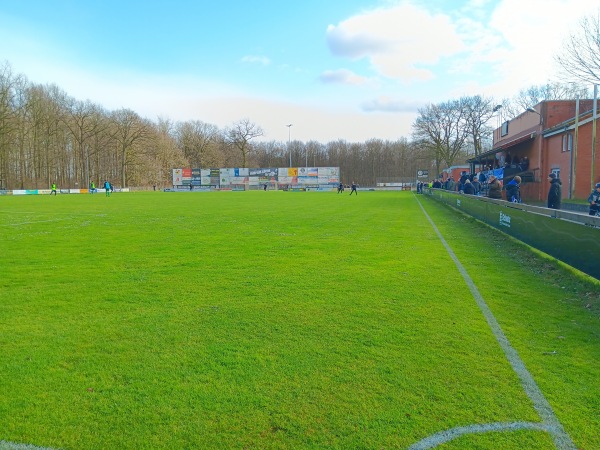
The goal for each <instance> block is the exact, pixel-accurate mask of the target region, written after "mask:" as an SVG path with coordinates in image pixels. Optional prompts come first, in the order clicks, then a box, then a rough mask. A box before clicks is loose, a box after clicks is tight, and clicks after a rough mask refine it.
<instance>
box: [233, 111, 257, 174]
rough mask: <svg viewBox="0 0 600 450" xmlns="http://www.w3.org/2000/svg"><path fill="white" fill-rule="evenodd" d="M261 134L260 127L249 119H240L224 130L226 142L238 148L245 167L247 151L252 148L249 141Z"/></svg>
mask: <svg viewBox="0 0 600 450" xmlns="http://www.w3.org/2000/svg"><path fill="white" fill-rule="evenodd" d="M262 135H263V130H262V128H261V127H260V126H258V125H257V124H255V123H253V122H250V119H242V120H240V121H238V122H236V123H234V124H233V125H232V126H231V127H230V128H228V129H227V130H226V132H225V138H226V141H227V143H228V144H229V145H232V146H233V147H235V148H236V149H237V150H239V152H240V153H241V155H242V167H246V162H247V159H248V153H249V152H250V151H251V150H252V145H251V143H250V141H251V140H252V139H254V138H256V137H259V136H262Z"/></svg>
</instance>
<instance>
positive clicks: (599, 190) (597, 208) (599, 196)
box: [588, 183, 600, 216]
mask: <svg viewBox="0 0 600 450" xmlns="http://www.w3.org/2000/svg"><path fill="white" fill-rule="evenodd" d="M588 203H589V204H590V216H597V215H598V213H600V183H596V189H594V190H593V191H592V193H591V194H590V196H589V197H588Z"/></svg>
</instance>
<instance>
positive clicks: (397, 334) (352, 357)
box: [0, 191, 600, 450]
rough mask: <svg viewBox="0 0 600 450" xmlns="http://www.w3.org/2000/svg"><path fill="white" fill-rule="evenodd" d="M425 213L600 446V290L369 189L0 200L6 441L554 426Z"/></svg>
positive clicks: (75, 442)
mask: <svg viewBox="0 0 600 450" xmlns="http://www.w3.org/2000/svg"><path fill="white" fill-rule="evenodd" d="M419 202H421V204H422V205H423V207H424V209H425V211H426V212H427V214H428V215H429V216H430V217H431V219H432V220H433V221H434V223H435V224H436V226H437V227H438V229H439V230H440V232H441V234H442V235H443V237H444V238H445V240H446V241H447V242H448V244H449V245H450V247H451V248H452V250H453V251H454V253H455V254H456V256H457V257H458V259H459V260H460V262H461V263H462V265H463V266H464V267H465V269H466V270H467V272H468V273H469V275H470V277H471V278H472V280H473V282H474V283H475V285H476V286H477V288H478V290H479V291H480V292H481V294H482V296H483V298H484V299H485V301H486V302H487V304H488V305H489V307H490V309H491V311H492V312H493V314H494V316H495V318H496V319H497V321H498V323H499V324H500V326H501V327H502V329H503V331H504V333H505V334H506V336H507V338H508V339H509V340H510V343H511V344H512V346H513V347H514V348H515V349H516V350H517V351H518V353H519V355H520V357H521V358H522V360H523V362H524V364H525V366H526V367H527V369H528V370H529V372H530V373H531V375H532V376H533V378H534V379H535V381H536V383H537V385H538V386H539V388H540V390H541V391H542V392H543V394H544V396H545V397H546V398H547V400H548V402H549V403H550V404H551V406H552V408H553V410H554V412H555V414H556V416H557V418H558V420H560V422H561V424H562V425H563V426H564V429H565V431H566V432H567V433H568V434H569V436H570V437H571V438H572V440H573V442H574V443H575V445H576V446H577V448H581V449H598V448H600V433H599V432H598V430H600V414H599V411H600V382H599V380H600V302H599V299H600V286H599V284H598V282H597V281H594V280H591V279H590V278H587V277H585V276H582V275H581V274H579V273H576V272H574V271H572V270H569V269H568V268H566V267H565V266H564V265H561V264H559V263H557V262H555V261H553V260H551V259H549V258H546V257H544V256H543V255H540V254H537V253H536V252H533V251H532V250H531V249H529V248H528V247H526V246H524V245H522V244H519V243H517V242H516V241H513V240H511V239H510V238H508V237H507V236H505V235H502V234H500V233H498V232H497V231H494V230H492V229H489V228H488V227H486V226H484V225H482V224H480V223H479V222H477V221H475V220H473V219H470V218H468V217H465V216H463V215H461V214H458V213H456V212H454V211H452V210H450V209H448V208H446V207H444V206H442V205H439V204H437V203H435V202H434V201H432V200H430V199H426V198H423V196H418V197H417V196H416V195H414V194H413V193H408V192H363V191H359V195H358V196H356V197H355V196H352V197H349V196H348V195H347V193H346V194H344V195H338V194H336V193H335V192H332V193H310V192H308V193H292V192H274V191H273V192H271V191H269V192H262V191H258V192H207V193H163V192H136V193H122V194H120V193H115V194H113V195H112V196H111V197H110V198H106V197H105V196H104V195H59V196H56V197H50V196H23V197H16V196H15V197H10V196H8V197H0V392H1V395H0V441H2V442H4V444H2V443H0V448H2V446H3V445H4V446H8V445H9V444H8V443H17V444H31V445H35V446H39V447H48V448H61V449H103V448H119V449H139V448H165V449H166V448H169V449H172V448H202V449H225V448H228V449H229V448H230V449H304V448H308V449H397V448H409V447H410V446H411V445H414V444H415V443H417V442H419V441H421V440H422V439H424V438H427V437H428V436H432V435H435V434H436V433H440V432H443V431H445V430H451V429H455V428H457V427H465V426H474V425H483V424H490V423H511V422H531V423H535V422H539V421H540V417H539V416H538V414H537V412H536V410H535V409H534V408H533V406H532V403H531V400H530V399H529V398H528V397H527V395H526V393H525V391H524V390H523V387H522V386H521V383H520V382H519V379H518V376H517V374H516V373H515V371H513V369H512V367H511V365H510V364H509V362H508V361H507V358H506V357H505V355H504V353H503V352H502V350H501V349H500V347H499V345H498V342H497V341H496V339H495V338H494V336H493V334H492V332H491V330H490V327H489V326H488V323H487V322H486V320H485V318H484V316H483V315H482V312H481V311H480V309H479V308H478V306H477V304H476V302H475V300H474V298H473V295H472V294H471V293H470V291H469V289H468V288H467V285H466V283H465V281H464V280H463V278H462V277H461V274H460V273H459V271H458V270H457V267H456V265H455V264H454V262H453V261H452V259H451V258H450V256H449V254H448V252H447V251H446V249H445V248H444V246H443V245H442V242H441V241H440V239H439V237H438V236H437V235H436V233H435V231H434V230H433V228H432V225H431V224H430V223H429V221H428V220H427V218H426V216H425V214H424V213H423V211H422V210H421V207H420V206H419ZM439 448H443V449H445V450H448V449H465V448H469V449H499V448H502V449H508V450H510V449H518V450H522V449H548V448H555V445H554V443H553V440H552V438H551V436H550V435H549V434H548V433H546V432H544V431H540V430H534V429H521V430H514V431H510V430H501V431H494V432H488V433H474V434H466V435H464V436H461V437H459V438H457V439H455V440H452V441H450V442H447V443H445V444H442V445H440V446H439Z"/></svg>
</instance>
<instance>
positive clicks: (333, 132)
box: [0, 0, 590, 142]
mask: <svg viewBox="0 0 600 450" xmlns="http://www.w3.org/2000/svg"><path fill="white" fill-rule="evenodd" d="M588 5H589V2H588V1H587V0H496V1H491V0H467V1H458V0H451V1H437V0H430V1H418V0H412V1H404V0H401V1H392V0H339V1H338V0H329V1H327V0H319V1H317V0H303V1H302V2H273V1H251V0H246V1H238V0H231V1H228V2H218V1H211V2H207V1H201V0H198V1H191V0H190V1H186V0H170V1H154V0H144V1H141V0H130V1H127V0H121V1H116V0H102V1H100V0H98V1H96V0H27V1H15V0H11V1H9V0H0V61H8V62H9V63H10V64H11V66H12V69H13V71H14V72H15V73H21V74H24V75H25V76H27V78H28V79H29V80H30V81H32V82H36V83H53V84H56V85H58V86H59V87H60V88H62V89H63V90H64V91H66V92H67V93H68V94H69V95H71V96H73V97H75V98H77V99H79V100H87V99H89V100H91V101H93V102H95V103H98V104H100V105H102V106H104V107H105V108H107V109H109V110H113V109H118V108H129V109H132V110H134V111H136V112H138V113H139V114H140V115H142V116H144V117H147V118H149V119H151V120H156V119H157V118H158V117H161V118H165V119H171V120H172V121H179V120H201V121H203V122H208V123H212V124H215V125H217V126H219V127H226V126H228V125H230V124H232V123H233V122H234V121H236V120H240V119H243V118H248V119H250V120H252V121H253V122H255V123H257V124H258V125H260V126H261V127H262V128H263V129H264V131H265V138H266V139H268V140H280V141H286V140H287V139H288V128H287V127H286V126H285V125H286V124H289V123H292V124H293V126H292V128H291V130H290V131H291V137H292V139H300V140H303V141H309V140H313V139H314V140H317V141H321V142H328V141H331V140H336V139H345V140H348V141H365V140H367V139H370V138H381V139H392V140H393V139H397V138H400V137H409V135H410V128H411V124H412V123H413V121H414V119H415V117H416V114H417V109H418V108H420V107H423V106H424V105H426V104H428V103H436V102H440V101H445V100H449V99H452V98H457V97H460V96H463V95H476V94H481V95H486V96H493V97H495V98H497V99H501V98H502V97H510V96H512V95H514V94H516V93H517V92H518V90H519V89H521V88H524V87H528V86H530V85H532V84H541V83H545V82H547V81H550V80H555V79H556V78H557V68H556V66H555V63H554V60H553V57H554V56H555V54H556V53H557V52H558V51H559V49H560V46H561V44H562V42H563V41H564V39H565V38H566V37H567V36H568V34H569V33H570V32H573V31H575V30H576V25H577V23H578V21H579V20H580V19H581V17H582V16H583V15H584V14H589V13H590V7H589V6H588Z"/></svg>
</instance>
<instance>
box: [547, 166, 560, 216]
mask: <svg viewBox="0 0 600 450" xmlns="http://www.w3.org/2000/svg"><path fill="white" fill-rule="evenodd" d="M548 180H550V190H549V191H548V208H552V209H560V202H561V200H562V187H561V185H562V182H561V181H560V179H559V178H558V177H557V176H556V174H555V173H551V174H550V175H548Z"/></svg>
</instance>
